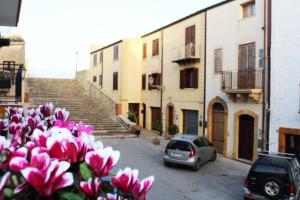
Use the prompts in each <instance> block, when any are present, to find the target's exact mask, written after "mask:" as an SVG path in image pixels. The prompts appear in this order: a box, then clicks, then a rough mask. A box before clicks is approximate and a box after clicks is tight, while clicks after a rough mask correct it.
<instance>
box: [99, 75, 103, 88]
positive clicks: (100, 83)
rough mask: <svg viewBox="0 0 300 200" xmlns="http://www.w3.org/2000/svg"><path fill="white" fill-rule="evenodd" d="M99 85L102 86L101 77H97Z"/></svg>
mask: <svg viewBox="0 0 300 200" xmlns="http://www.w3.org/2000/svg"><path fill="white" fill-rule="evenodd" d="M99 85H101V86H102V75H99Z"/></svg>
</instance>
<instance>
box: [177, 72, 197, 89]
mask: <svg viewBox="0 0 300 200" xmlns="http://www.w3.org/2000/svg"><path fill="white" fill-rule="evenodd" d="M180 88H181V89H184V88H198V68H188V69H183V70H180Z"/></svg>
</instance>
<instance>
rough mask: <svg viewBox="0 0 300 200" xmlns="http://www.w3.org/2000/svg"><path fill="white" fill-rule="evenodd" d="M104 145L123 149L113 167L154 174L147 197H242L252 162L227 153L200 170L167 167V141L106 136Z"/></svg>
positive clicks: (194, 199)
mask: <svg viewBox="0 0 300 200" xmlns="http://www.w3.org/2000/svg"><path fill="white" fill-rule="evenodd" d="M102 142H103V144H104V146H112V147H113V148H114V149H115V150H119V151H120V152H121V158H120V160H119V162H118V164H117V166H116V167H115V168H114V170H113V171H112V172H113V173H116V172H117V171H118V169H120V168H122V169H124V168H125V167H127V166H129V167H131V168H135V169H139V178H140V179H142V178H144V177H147V176H150V175H154V176H155V182H154V185H153V187H152V189H151V190H150V192H149V193H148V196H147V199H150V200H152V199H154V200H160V199H162V200H175V199H176V200H177V199H178V200H185V199H188V200H218V199H219V200H241V199H243V188H242V186H243V179H244V177H245V176H246V174H247V172H248V170H249V168H250V166H249V165H247V164H243V163H240V162H237V161H233V160H230V159H225V158H223V157H218V158H217V160H216V161H214V162H208V163H206V164H205V165H203V166H201V168H200V170H199V171H198V172H194V171H192V170H190V169H188V168H184V167H174V166H172V167H165V166H164V165H163V160H162V156H163V153H164V147H165V145H166V142H167V141H162V144H161V145H153V144H152V140H151V139H150V138H145V137H143V138H140V139H137V138H132V139H102Z"/></svg>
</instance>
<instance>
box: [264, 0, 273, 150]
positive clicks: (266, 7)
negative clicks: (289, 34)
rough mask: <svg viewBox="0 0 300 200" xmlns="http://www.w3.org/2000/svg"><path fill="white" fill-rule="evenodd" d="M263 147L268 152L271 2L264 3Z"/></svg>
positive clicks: (269, 0)
mask: <svg viewBox="0 0 300 200" xmlns="http://www.w3.org/2000/svg"><path fill="white" fill-rule="evenodd" d="M264 4H265V5H264V12H265V13H264V50H265V66H264V70H263V133H264V135H263V139H264V140H263V146H264V149H265V150H267V151H268V150H269V136H270V93H271V85H270V83H271V81H270V80H271V0H265V1H264Z"/></svg>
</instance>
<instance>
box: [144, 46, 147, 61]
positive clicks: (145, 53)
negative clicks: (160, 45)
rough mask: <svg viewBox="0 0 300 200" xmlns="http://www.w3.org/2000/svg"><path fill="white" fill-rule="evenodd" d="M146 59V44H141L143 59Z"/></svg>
mask: <svg viewBox="0 0 300 200" xmlns="http://www.w3.org/2000/svg"><path fill="white" fill-rule="evenodd" d="M145 58H147V43H144V44H143V59H145Z"/></svg>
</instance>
